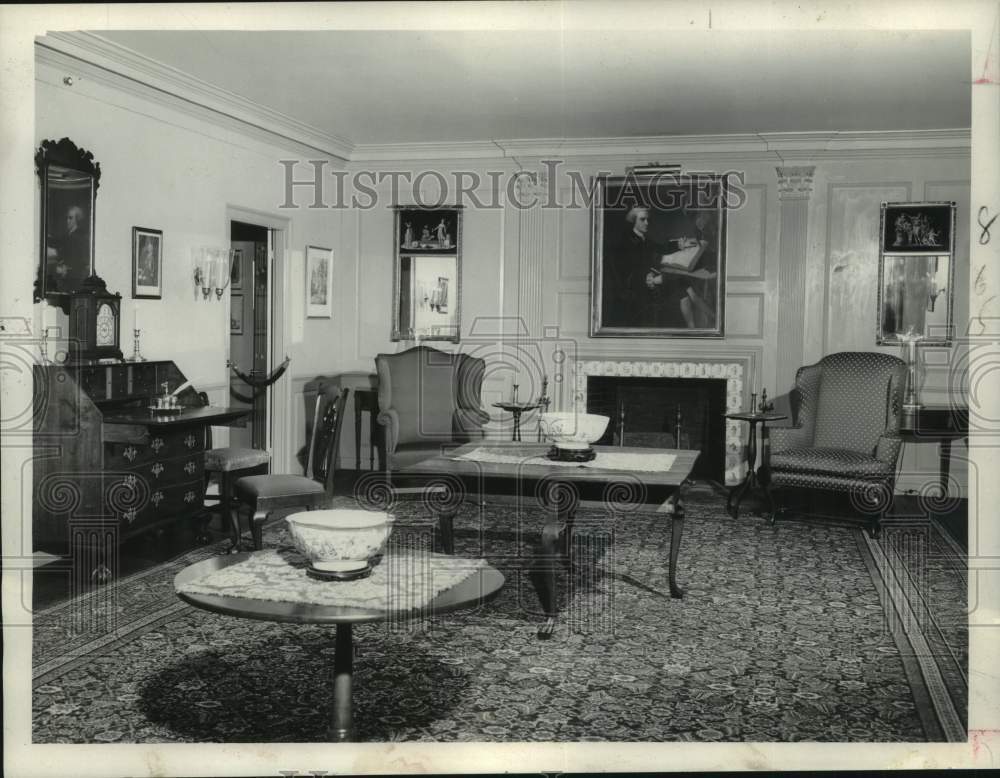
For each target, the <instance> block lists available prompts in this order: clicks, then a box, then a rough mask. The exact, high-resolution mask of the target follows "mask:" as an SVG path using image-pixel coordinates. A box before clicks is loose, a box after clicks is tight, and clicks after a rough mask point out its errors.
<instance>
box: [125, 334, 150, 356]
mask: <svg viewBox="0 0 1000 778" xmlns="http://www.w3.org/2000/svg"><path fill="white" fill-rule="evenodd" d="M140 332H141V330H139V328H138V327H136V328H134V329H133V330H132V338H133V340H132V356H130V357H129V358H128V361H129V362H145V361H146V358H145V357H144V356H143V355H142V353H141V352H140V351H139V333H140Z"/></svg>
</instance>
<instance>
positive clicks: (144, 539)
mask: <svg viewBox="0 0 1000 778" xmlns="http://www.w3.org/2000/svg"><path fill="white" fill-rule="evenodd" d="M362 472H364V471H362ZM358 475H360V473H359V472H358V471H354V470H343V471H341V472H339V473H338V474H337V477H336V480H335V492H336V493H337V494H349V493H350V492H351V490H352V489H353V486H354V482H355V480H356V478H357V477H358ZM694 488H696V489H697V488H699V485H697V484H696V485H695V486H694ZM701 488H703V489H706V490H710V491H713V492H715V493H717V494H718V495H719V500H720V503H719V507H720V510H721V509H722V507H723V503H724V494H725V492H724V491H723V490H722V488H721V487H719V486H718V485H712V484H702V485H701ZM789 504H790V507H791V508H792V509H793V510H795V511H801V512H803V513H806V514H810V515H813V514H815V515H820V516H823V515H828V514H830V513H831V512H835V513H840V512H841V511H844V514H843V515H848V514H849V513H850V506H849V505H847V504H845V505H838V504H837V502H836V499H834V500H831V499H830V496H829V495H826V496H824V497H823V499H822V502H820V501H818V500H817V501H816V503H815V504H810V500H809V499H808V495H806V496H805V497H804V498H803V497H802V496H801V495H800V496H799V499H798V501H795V500H790V501H789ZM919 511H920V506H919V503H918V500H917V498H916V497H914V496H909V495H898V496H897V497H896V500H895V503H894V507H893V514H894V515H898V516H910V515H920V514H919ZM967 517H968V508H967V502H966V501H965V500H961V501H959V503H958V505H957V507H956V509H955V510H954V511H952V513H950V514H948V515H938V516H936V517H935V518H936V519H937V520H938V521H939V522H940V523H941V524H942V526H944V528H945V529H946V530H947V531H948V533H949V534H950V535H951V536H952V537H953V538H954V539H955V540H956V541H957V542H958V543H959V544H960V545H961V546H962V547H963V548H968V520H967ZM197 530H198V528H197V527H196V525H195V524H194V523H193V522H191V521H182V522H178V523H177V525H176V526H172V527H170V528H169V529H168V530H165V531H163V532H162V533H159V534H155V533H150V534H147V535H144V536H139V537H136V538H133V539H132V540H130V541H128V542H127V543H125V544H123V545H122V547H121V554H120V556H119V562H118V565H119V570H118V576H119V578H121V577H125V576H128V575H132V574H134V573H138V572H141V571H143V570H147V569H149V568H151V567H155V566H156V565H158V564H161V563H163V562H165V561H166V560H168V559H171V558H173V557H175V556H177V555H178V554H182V553H184V552H185V551H188V550H190V549H192V548H194V547H196V546H197V545H198V540H197V537H196V536H197ZM209 535H210V537H211V540H212V541H215V540H224V539H226V538H228V536H229V535H228V531H223V529H222V528H221V527H220V525H219V520H218V519H217V518H216V519H214V520H213V521H212V524H211V525H210V528H209ZM70 585H71V580H70V576H69V574H68V573H67V571H66V566H65V565H60V564H58V562H57V563H55V564H51V565H46V566H42V567H39V568H37V569H36V570H35V576H34V587H33V598H32V599H33V603H34V608H35V610H41V609H44V608H47V607H50V606H52V605H55V604H57V603H59V602H62V601H63V600H65V599H67V598H68V597H69V596H70Z"/></svg>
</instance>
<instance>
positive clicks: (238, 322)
mask: <svg viewBox="0 0 1000 778" xmlns="http://www.w3.org/2000/svg"><path fill="white" fill-rule="evenodd" d="M229 334H230V335H242V334H243V295H241V294H234V295H232V296H231V297H230V299H229Z"/></svg>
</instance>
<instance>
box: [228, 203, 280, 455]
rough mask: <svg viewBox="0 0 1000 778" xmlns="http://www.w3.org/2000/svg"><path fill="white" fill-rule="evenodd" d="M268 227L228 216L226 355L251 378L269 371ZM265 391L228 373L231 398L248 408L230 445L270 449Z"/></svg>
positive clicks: (267, 403)
mask: <svg viewBox="0 0 1000 778" xmlns="http://www.w3.org/2000/svg"><path fill="white" fill-rule="evenodd" d="M270 232H271V231H270V230H268V228H267V227H261V226H258V225H256V224H248V223H246V222H241V221H231V222H230V235H229V241H230V248H232V249H233V250H234V252H235V256H234V258H233V275H232V282H231V283H230V285H229V296H230V300H229V303H230V308H229V310H230V327H229V360H230V362H231V363H232V364H233V365H234V366H235V367H237V368H238V369H239V370H240V372H242V373H245V374H247V375H249V376H251V377H253V378H263V377H264V376H266V375H267V372H268V369H269V364H268V362H269V359H268V357H269V354H270V352H271V348H270V346H271V331H270V330H271V328H270V317H269V315H268V313H269V307H270V294H269V287H270V279H271V273H270V271H271V268H270V257H271V250H270V246H271V234H270ZM269 394H270V392H269V391H268V390H267V389H254V387H252V386H250V385H248V384H247V383H246V382H245V381H243V380H242V379H241V378H238V377H237V376H235V375H233V374H232V373H230V376H229V402H230V404H231V405H234V406H237V407H241V408H250V415H249V416H248V417H247V423H246V425H245V426H243V427H233V428H232V429H231V432H230V445H231V446H239V447H242V448H256V449H270V440H269V438H270V436H269V434H268V432H269V429H270V424H269V419H268V416H269V412H268V411H269V406H270V403H269V402H268V400H269Z"/></svg>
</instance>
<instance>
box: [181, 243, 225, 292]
mask: <svg viewBox="0 0 1000 778" xmlns="http://www.w3.org/2000/svg"><path fill="white" fill-rule="evenodd" d="M235 256H236V251H235V250H234V249H220V248H214V247H211V246H199V247H196V248H193V249H191V263H192V265H193V267H194V285H195V292H196V293H197V290H198V289H201V296H202V299H204V300H207V299H209V297H210V296H211V294H212V290H213V289H214V290H215V299H216V300H221V299H222V293H223V292H225V291H226V289H228V288H229V282H230V281H231V280H232V277H233V260H234V258H235Z"/></svg>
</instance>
